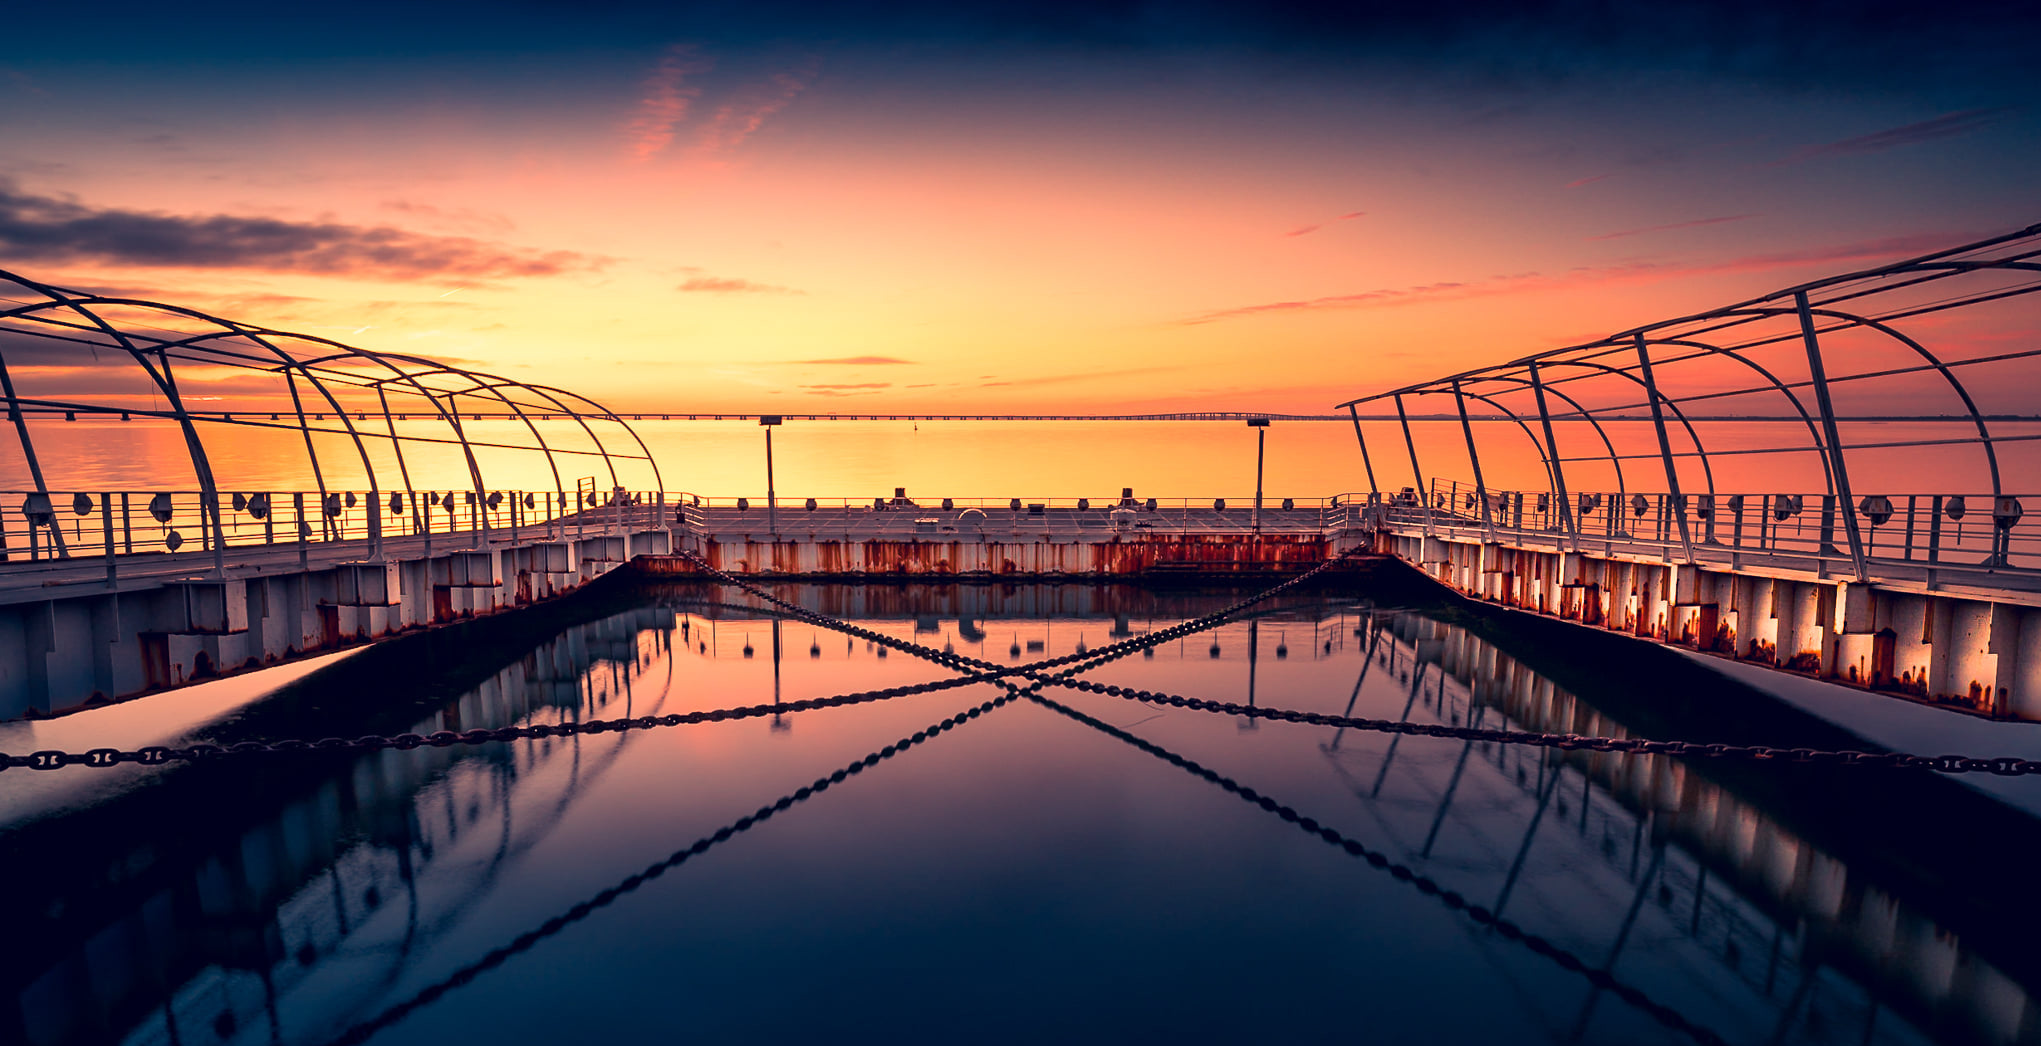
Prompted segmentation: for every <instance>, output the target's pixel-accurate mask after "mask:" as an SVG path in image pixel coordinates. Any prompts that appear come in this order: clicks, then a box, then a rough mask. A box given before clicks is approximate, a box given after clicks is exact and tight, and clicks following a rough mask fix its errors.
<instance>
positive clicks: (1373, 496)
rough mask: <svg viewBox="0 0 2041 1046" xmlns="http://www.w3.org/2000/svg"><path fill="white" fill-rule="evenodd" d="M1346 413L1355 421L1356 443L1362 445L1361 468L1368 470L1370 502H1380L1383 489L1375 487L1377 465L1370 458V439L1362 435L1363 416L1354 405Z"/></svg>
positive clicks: (1349, 406)
mask: <svg viewBox="0 0 2041 1046" xmlns="http://www.w3.org/2000/svg"><path fill="white" fill-rule="evenodd" d="M1346 412H1347V416H1348V417H1351V418H1353V419H1354V442H1355V443H1358V444H1360V445H1361V467H1362V468H1364V469H1367V470H1368V495H1369V497H1368V500H1369V501H1371V502H1373V501H1380V500H1381V499H1382V488H1381V487H1378V486H1376V485H1375V463H1374V461H1372V460H1370V459H1369V457H1368V439H1367V437H1365V436H1363V435H1361V414H1360V412H1359V411H1358V410H1355V409H1354V407H1353V405H1352V404H1348V405H1347V409H1346Z"/></svg>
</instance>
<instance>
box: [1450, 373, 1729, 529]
mask: <svg viewBox="0 0 2041 1046" xmlns="http://www.w3.org/2000/svg"><path fill="white" fill-rule="evenodd" d="M1538 365H1539V366H1541V367H1586V368H1588V369H1590V370H1597V371H1602V372H1604V373H1608V374H1614V375H1616V376H1617V377H1619V378H1623V379H1625V380H1628V381H1632V382H1635V383H1636V384H1637V385H1638V387H1640V388H1642V387H1643V386H1644V379H1643V378H1640V377H1638V376H1637V375H1635V374H1632V373H1630V372H1629V371H1626V370H1622V369H1620V368H1617V367H1611V366H1609V365H1608V364H1606V363H1596V362H1594V361H1592V360H1556V359H1541V360H1539V361H1538ZM1483 380H1490V379H1483ZM1545 390H1546V391H1547V392H1550V391H1551V390H1552V386H1551V384H1550V383H1547V384H1546V386H1545ZM1658 402H1659V403H1661V404H1663V405H1664V406H1665V408H1666V409H1667V410H1670V411H1672V412H1673V416H1674V417H1676V418H1678V419H1680V427H1681V428H1684V429H1686V430H1687V439H1688V440H1690V441H1692V442H1693V444H1694V453H1695V454H1696V455H1698V456H1699V457H1700V459H1701V476H1702V478H1703V479H1705V480H1707V482H1708V496H1710V497H1713V496H1715V470H1714V469H1713V468H1711V467H1710V466H1709V464H1708V448H1707V446H1706V445H1704V444H1703V443H1702V442H1701V434H1700V433H1698V432H1696V431H1694V423H1693V422H1691V421H1688V420H1687V414H1686V412H1685V411H1683V410H1681V409H1680V405H1679V404H1678V403H1676V402H1674V401H1673V400H1672V399H1671V398H1670V397H1668V396H1667V395H1666V394H1665V393H1663V392H1661V393H1659V394H1658Z"/></svg>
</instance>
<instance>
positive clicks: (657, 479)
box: [525, 385, 666, 489]
mask: <svg viewBox="0 0 2041 1046" xmlns="http://www.w3.org/2000/svg"><path fill="white" fill-rule="evenodd" d="M525 388H528V389H530V390H532V391H533V392H536V393H538V394H540V395H542V396H546V398H547V399H552V397H551V396H547V395H546V394H547V393H554V392H556V393H559V394H560V395H562V396H567V397H569V398H572V399H577V400H580V401H581V402H583V403H586V404H588V405H589V406H591V407H594V408H595V409H596V410H597V411H599V412H601V414H602V416H603V417H605V418H608V419H609V420H610V421H613V422H615V423H616V424H617V427H619V428H621V429H623V430H624V432H625V434H627V435H629V436H630V437H631V442H633V443H636V444H637V445H638V451H639V453H641V454H643V455H644V458H645V464H647V465H649V466H651V467H652V485H653V486H655V487H660V488H662V489H663V488H664V487H665V486H666V480H665V479H664V478H662V477H661V476H660V474H659V462H658V461H657V460H656V459H654V458H653V457H652V448H650V447H648V446H646V445H645V440H644V438H643V437H641V436H639V435H638V430H637V429H634V428H632V427H631V424H630V422H627V421H625V420H624V419H622V418H620V417H617V416H616V413H615V412H613V411H611V410H610V409H609V408H608V407H605V406H603V405H602V404H600V403H597V402H595V401H594V400H592V399H589V398H588V397H586V396H583V395H582V394H580V393H578V392H569V391H567V390H566V389H562V388H556V387H554V386H551V385H526V386H525ZM563 407H564V405H563ZM577 413H578V412H577ZM600 443H601V441H599V440H598V441H597V444H598V445H600ZM612 468H613V469H614V466H612Z"/></svg>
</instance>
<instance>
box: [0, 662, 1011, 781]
mask: <svg viewBox="0 0 2041 1046" xmlns="http://www.w3.org/2000/svg"><path fill="white" fill-rule="evenodd" d="M992 681H994V680H993V679H992V678H991V677H990V676H988V675H984V674H974V675H968V676H959V677H957V678H955V679H941V680H936V681H934V682H929V683H916V684H913V685H911V686H892V687H886V688H884V689H880V690H861V691H857V692H855V693H848V694H837V695H835V696H832V697H810V698H803V699H801V700H798V701H786V702H782V703H777V704H765V705H744V706H741V707H738V708H719V709H715V710H713V711H706V712H686V713H674V714H668V715H661V716H653V715H647V716H638V717H636V718H632V719H590V720H587V721H585V722H580V723H556V724H552V725H541V726H506V727H499V728H497V729H494V730H485V729H475V730H465V731H461V732H459V733H456V732H454V731H452V730H439V731H435V732H433V733H430V734H395V735H390V736H385V735H381V734H368V735H365V736H362V737H356V738H345V737H328V738H323V739H321V740H318V741H267V742H264V741H242V742H240V743H239V744H231V745H211V744H198V745H187V746H185V747H182V748H167V747H164V746H161V745H154V746H150V747H147V748H139V749H135V750H133V751H122V750H120V749H116V748H95V749H92V750H91V751H88V752H54V751H48V752H35V753H32V754H30V755H7V754H5V753H0V770H5V769H8V768H12V767H28V768H30V769H35V770H55V769H58V768H60V767H66V766H91V767H113V766H119V765H120V764H122V763H139V764H141V765H143V766H159V765H162V764H164V763H170V762H202V761H206V760H210V759H212V758H214V757H216V756H222V755H255V754H265V753H278V752H313V751H317V752H374V751H380V750H382V749H385V748H396V749H403V750H409V749H413V748H423V747H432V748H448V747H451V746H453V745H479V744H488V743H491V742H494V741H515V740H519V739H524V738H540V737H570V736H573V735H575V734H601V733H610V732H618V733H620V732H622V731H625V730H647V729H651V728H653V727H661V726H684V725H692V724H695V723H720V722H725V721H729V720H735V719H756V718H758V717H760V716H768V715H778V714H780V713H786V712H807V711H812V710H814V709H818V708H841V707H843V706H845V705H859V704H867V703H870V702H874V701H887V700H891V699H893V698H896V697H906V696H907V695H909V694H926V693H932V692H934V691H938V690H953V689H955V688H957V687H964V686H971V685H973V684H977V683H984V682H992Z"/></svg>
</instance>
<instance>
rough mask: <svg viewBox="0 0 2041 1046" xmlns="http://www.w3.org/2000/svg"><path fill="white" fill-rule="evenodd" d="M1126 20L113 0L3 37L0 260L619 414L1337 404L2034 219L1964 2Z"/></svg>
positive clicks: (1981, 39)
mask: <svg viewBox="0 0 2041 1046" xmlns="http://www.w3.org/2000/svg"><path fill="white" fill-rule="evenodd" d="M903 10H904V11H906V10H911V9H903ZM1720 10H1722V11H1723V12H1725V13H1724V14H1722V15H1721V16H1720V17H1721V20H1722V24H1721V25H1719V26H1716V25H1713V23H1712V22H1711V23H1710V25H1711V26H1713V28H1717V29H1723V30H1724V33H1725V34H1728V35H1732V36H1733V35H1734V34H1733V33H1730V32H1729V29H1730V28H1732V27H1733V26H1732V21H1731V20H1732V18H1733V16H1734V12H1733V10H1732V9H1729V8H1723V9H1720ZM469 13H470V14H474V15H476V17H477V18H478V19H480V18H481V13H480V11H473V12H469ZM924 14H925V12H924ZM349 17H350V18H352V17H353V16H349ZM1099 17H1100V19H1101V21H1100V22H1098V23H1089V22H1086V23H1081V24H1080V23H1069V24H1065V23H1062V22H1060V21H1058V20H1057V19H1056V18H1054V17H1051V16H1042V20H1041V21H1039V22H1036V21H1031V20H1028V19H1020V20H1016V21H1014V22H1013V24H1008V23H1007V22H1005V21H1002V20H1001V19H999V18H998V17H997V16H995V15H986V16H984V17H983V21H982V22H981V21H979V20H977V19H976V18H967V19H965V22H964V23H960V24H939V23H935V22H924V21H923V20H922V19H921V18H920V17H919V16H918V15H916V14H913V13H901V14H898V15H895V16H887V17H882V18H878V19H877V20H876V21H875V23H874V24H873V25H870V26H862V27H860V26H850V25H848V24H844V23H837V22H834V21H831V20H830V18H829V17H828V16H826V15H822V16H818V18H816V19H811V20H809V21H811V22H812V23H813V28H812V31H805V32H804V31H792V32H788V31H784V30H779V29H769V28H768V27H766V25H765V22H766V21H769V19H766V18H765V17H764V16H762V15H761V16H760V20H759V21H758V22H753V21H748V20H746V19H745V18H740V17H737V16H718V17H693V18H691V17H683V16H680V15H672V16H667V15H653V14H648V13H645V12H632V11H629V10H628V9H617V10H611V11H609V12H608V13H607V14H603V15H597V16H592V17H588V18H584V17H582V16H581V15H580V14H578V13H576V14H573V15H570V14H569V13H568V11H567V9H566V8H564V7H561V8H553V7H550V6H548V5H535V6H532V7H527V8H521V9H519V11H518V13H517V14H516V15H514V16H496V17H493V18H488V19H485V20H483V21H482V25H481V27H480V28H473V27H472V26H466V25H465V23H464V18H463V17H462V16H461V15H459V14H457V13H456V9H444V10H442V11H440V12H438V13H435V14H432V15H427V16H422V17H420V18H417V19H414V20H413V22H415V24H410V23H407V25H408V27H407V28H402V29H396V30H392V32H393V33H394V34H395V35H394V36H390V37H387V38H384V37H379V36H377V35H376V34H374V33H371V32H370V31H369V30H368V29H366V28H365V27H364V25H361V24H355V23H354V22H352V21H350V22H348V23H347V24H344V25H343V24H323V23H322V22H321V21H319V20H306V21H285V20H281V19H280V18H278V17H277V16H268V17H265V18H260V19H254V20H250V21H247V22H233V23H226V22H224V21H223V23H222V24H231V25H232V30H231V32H229V33H228V34H227V35H226V37H224V38H221V37H218V36H217V35H215V34H213V33H212V32H211V31H212V30H215V29H218V28H219V26H218V25H214V24H213V23H212V22H211V21H210V20H209V19H208V18H207V17H189V18H187V17H186V16H184V15H181V14H173V13H169V12H164V11H137V12H131V13H127V14H126V15H125V16H124V17H120V18H115V19H113V20H112V21H113V25H112V28H110V29H109V30H108V33H107V35H106V36H104V37H95V38H94V39H92V40H91V41H90V42H86V41H84V40H79V39H72V38H66V37H63V36H59V35H52V36H49V37H47V38H41V39H42V40H43V42H42V43H39V44H38V46H37V47H34V48H13V49H10V53H8V54H7V55H5V56H4V57H0V131H4V134H5V141H6V142H7V147H6V150H5V152H4V154H0V179H4V181H0V260H4V264H0V267H6V268H12V269H14V270H15V271H18V272H21V273H23V274H24V275H28V276H30V277H32V278H35V279H38V280H42V281H44V282H48V283H53V284H57V285H60V286H70V287H82V288H95V289H116V290H120V291H123V292H126V293H133V294H136V295H139V296H147V297H152V298H155V299H158V300H166V301H173V302H179V303H182V304H187V305H191V306H194V307H198V308H203V309H207V310H211V311H214V312H217V313H219V314H222V315H226V316H230V317H233V318H237V319H242V320H246V321H249V322H254V323H260V324H264V325H268V326H273V327H279V328H285V329H295V330H303V331H306V332H309V333H316V334H321V335H324V336H328V337H335V338H339V339H342V340H347V341H350V342H352V343H354V344H358V345H361V346H362V347H365V348H371V349H378V350H383V351H393V352H410V353H417V354H421V355H430V356H435V357H442V358H447V359H452V360H456V361H464V362H469V363H472V364H474V365H477V366H481V367H485V368H488V369H493V370H497V371H500V372H503V373H506V374H508V375H510V376H513V377H517V378H520V379H523V380H530V381H544V382H550V383H555V384H560V385H565V386H569V387H572V388H575V389H576V390H579V391H584V392H586V393H588V394H589V395H592V396H595V397H596V398H598V399H602V400H604V401H606V402H608V403H610V404H611V405H613V406H616V407H618V408H620V409H627V410H656V411H664V410H673V411H703V412H707V411H714V410H723V411H742V410H751V411H757V410H783V411H788V412H796V411H799V412H808V411H815V412H828V411H836V410H843V411H847V412H848V411H864V412H877V411H887V412H920V411H944V410H958V411H962V410H971V411H982V412H1008V411H1036V410H1049V409H1054V410H1066V411H1087V412H1127V411H1144V410H1197V409H1245V410H1271V411H1322V410H1324V409H1325V408H1326V407H1328V406H1329V405H1330V404H1331V403H1332V402H1336V401H1337V400H1338V399H1341V398H1345V397H1346V396H1347V395H1353V394H1359V393H1363V392H1366V391H1370V390H1373V389H1379V388H1384V387H1389V386H1392V385H1395V384H1399V383H1402V382H1406V381H1412V380H1417V379H1421V378H1425V377H1429V376H1432V375H1435V374H1438V373H1442V372H1445V371H1447V370H1450V369H1454V368H1458V367H1461V366H1465V365H1473V364H1476V363H1481V362H1488V361H1493V360H1497V359H1503V358H1508V357H1510V356H1514V355H1519V354H1522V353H1524V352H1528V351H1534V350H1537V349H1542V348H1548V347H1552V346H1555V345H1560V344H1565V343H1568V342H1570V341H1574V340H1578V339H1581V338H1584V337H1590V336H1596V335H1600V334H1603V333H1606V332H1608V331H1610V330H1616V329H1621V328H1623V327H1626V326H1629V325H1631V324H1634V323H1639V322H1645V321H1648V320H1651V319H1656V318H1659V317H1662V316H1666V315H1675V314H1679V313H1682V312H1685V311H1691V310H1693V309H1697V308H1701V307H1706V306H1709V305H1713V304H1718V303H1721V302H1725V301H1731V300H1736V299H1738V298H1742V297H1748V296H1750V295H1753V294H1756V293H1759V292H1763V291H1767V290H1771V289H1775V288H1777V287H1779V286H1785V285H1789V284H1791V283H1793V282H1795V281H1796V280H1800V279H1804V278H1807V277H1809V276H1812V275H1816V274H1821V273H1826V272H1830V271H1836V270H1838V269H1845V268H1851V267H1857V266H1861V265H1867V264H1871V263H1874V262H1877V261H1883V260H1890V259H1893V258H1897V257H1901V256H1905V255H1907V254H1910V253H1916V252H1919V251H1923V250H1927V249H1932V248H1938V247H1943V246H1947V245H1950V244H1952V243H1958V242H1962V241H1964V240H1966V239H1970V238H1974V237H1977V236H1981V235H1986V234H1989V233H1993V232H1998V231H2002V230H2004V229H2006V228H2012V227H2017V226H2019V225H2023V224H2025V223H2027V222H2028V221H2030V220H2031V219H2032V218H2033V214H2032V213H2031V207H2032V194H2031V191H2030V186H2029V185H2028V184H2027V182H2026V180H2024V179H2022V178H2018V177H2014V176H2013V172H2016V171H2018V170H2021V169H2023V168H2024V167H2025V166H2026V162H2025V161H2026V160H2027V159H2029V158H2030V157H2031V155H2032V153H2033V152H2034V150H2035V145H2034V143H2035V142H2036V141H2037V140H2041V139H2037V136H2036V135H2035V133H2034V132H2035V128H2034V124H2033V119H2034V118H2033V116H2032V114H2031V113H2029V112H2027V111H2024V110H2020V109H2015V108H2011V107H2009V106H2008V104H2007V103H2008V101H2009V99H2011V98H2012V97H2013V95H2011V94H2010V91H2011V90H2013V88H2012V87H2011V85H2010V84H2009V82H2008V77H2009V75H2010V74H2009V73H2008V72H2007V70H2006V69H2004V68H2000V67H1999V66H1998V65H1995V64H1994V58H1995V56H1996V54H1997V52H1996V51H1995V50H1993V47H1995V46H1996V45H1995V44H1993V43H1992V42H1991V40H1990V39H1988V38H1987V37H1986V36H1985V35H1983V34H1984V29H1983V28H1981V27H1980V28H1979V29H1978V30H1977V32H1976V33H1974V34H1973V33H1972V30H1969V29H1964V30H1960V32H1961V33H1964V34H1970V35H1964V36H1963V37H1962V39H1961V40H1960V41H1943V43H1948V44H1950V46H1951V47H1953V46H1954V45H1955V44H1956V43H1961V44H1963V45H1964V46H1965V47H1968V48H1969V50H1964V51H1960V52H1957V51H1951V52H1950V53H1943V52H1942V51H1937V52H1935V53H1934V54H1929V55H1925V56H1922V57H1921V59H1920V61H1921V63H1922V65H1923V68H1922V69H1919V70H1909V71H1908V72H1906V73H1904V74H1902V73H1900V72H1897V71H1894V70H1891V69H1889V68H1886V67H1884V66H1882V65H1881V64H1880V62H1879V61H1878V56H1879V55H1880V54H1883V53H1885V51H1881V50H1879V49H1878V48H1870V49H1866V47H1865V46H1863V45H1864V43H1865V40H1867V39H1870V40H1873V42H1876V43H1878V44H1879V47H1880V48H1884V49H1886V51H1889V49H1890V48H1891V47H1893V46H1897V44H1896V40H1895V39H1894V38H1892V37H1891V35H1890V34H1889V33H1887V30H1888V29H1889V28H1890V27H1885V26H1872V25H1867V24H1838V23H1824V22H1820V21H1818V20H1817V21H1814V22H1812V23H1811V24H1810V25H1807V26H1802V27H1800V28H1798V29H1797V30H1796V33H1797V34H1798V38H1799V39H1800V40H1801V41H1802V43H1803V44H1804V45H1805V48H1806V52H1807V53H1805V54H1800V55H1798V57H1796V58H1794V60H1792V61H1787V60H1785V59H1784V58H1783V57H1782V59H1781V60H1780V61H1778V62H1770V61H1764V60H1759V59H1756V58H1753V57H1752V55H1751V54H1750V53H1749V52H1748V51H1745V50H1742V49H1740V48H1739V47H1734V46H1730V45H1728V44H1723V45H1720V46H1717V45H1715V44H1712V43H1710V40H1711V39H1712V37H1710V36H1709V34H1708V33H1705V32H1704V33H1703V34H1701V35H1702V39H1700V40H1697V41H1695V40H1690V41H1681V45H1682V46H1681V47H1679V48H1674V49H1672V50H1666V49H1664V48H1661V49H1659V50H1658V51H1657V52H1655V53H1654V56H1653V57H1650V58H1642V59H1640V58H1637V57H1634V55H1632V54H1629V53H1626V50H1625V49H1624V48H1621V47H1612V46H1608V45H1607V44H1606V43H1605V42H1599V41H1596V40H1592V39H1590V38H1588V37H1587V36H1586V35H1584V34H1582V33H1581V32H1580V30H1581V29H1582V26H1580V25H1578V24H1575V23H1574V22H1572V21H1570V20H1568V18H1566V17H1565V16H1561V15H1554V16H1552V18H1551V20H1549V21H1545V22H1535V23H1532V24H1529V25H1526V24H1524V23H1521V22H1516V21H1511V20H1507V19H1503V18H1501V16H1499V15H1494V16H1485V15H1479V14H1477V13H1467V14H1464V15H1439V16H1437V24H1435V25H1434V24H1429V23H1426V22H1425V19H1424V18H1423V17H1422V16H1410V15H1404V16H1396V17H1395V18H1389V16H1380V17H1379V18H1377V16H1366V17H1363V16H1354V17H1353V18H1352V19H1347V20H1339V21H1337V24H1334V25H1330V26H1328V27H1324V28H1323V29H1322V30H1321V29H1318V28H1314V27H1312V26H1311V25H1310V24H1308V21H1306V20H1292V19H1290V18H1288V17H1285V16H1275V15H1271V16H1269V17H1268V18H1267V19H1261V18H1258V17H1250V16H1246V15H1240V16H1238V17H1237V18H1233V17H1230V16H1220V15H1217V14H1214V13H1212V12H1206V13H1204V14H1202V15H1200V16H1198V17H1197V18H1189V17H1188V16H1187V17H1186V18H1185V19H1184V22H1183V24H1182V25H1180V26H1179V25H1176V24H1174V23H1173V22H1172V21H1171V19H1170V18H1168V17H1167V16H1166V15H1163V14H1160V13H1151V14H1148V15H1145V16H1137V15H1133V14H1128V15H1126V16H1125V17H1124V19H1120V18H1118V17H1117V16H1106V15H1101V16H1099ZM397 18H398V16H392V19H397ZM1371 18H1373V19H1376V20H1375V21H1370V19H1371ZM1215 19H1216V24H1215V23H1214V20H1215ZM1381 19H1388V20H1386V21H1383V20H1381ZM1411 19H1416V20H1417V21H1416V23H1415V24H1414V23H1413V22H1412V21H1411ZM361 21H362V22H363V23H367V22H375V21H382V19H378V18H376V17H374V16H372V15H370V14H363V15H362V16H361ZM1236 23H1237V24H1236ZM788 24H804V23H802V21H801V20H798V19H795V20H792V21H790V22H789V23H788ZM1619 28H1622V29H1624V30H1625V31H1628V32H1634V33H1646V34H1649V33H1654V32H1664V31H1669V27H1668V25H1661V24H1659V23H1656V22H1647V21H1637V22H1634V23H1632V22H1622V23H1621V24H1620V25H1619ZM1949 32H1951V33H1955V32H1959V30H1955V29H1951V30H1949ZM478 33H479V34H480V35H474V34H478ZM1513 33H1523V34H1528V35H1527V36H1526V37H1525V39H1524V41H1523V42H1524V48H1525V49H1524V50H1523V51H1511V50H1508V49H1504V48H1499V47H1498V41H1499V40H1502V39H1508V38H1511V34H1513ZM1236 34H1237V36H1238V41H1237V42H1229V40H1231V39H1232V35H1236ZM1880 34H1884V35H1880ZM1618 35H1619V36H1620V35H1621V34H1620V33H1619V34H1618ZM23 38H24V39H26V38H27V37H26V36H24V37H23ZM227 41H232V42H231V43H230V42H227ZM241 44H254V45H258V46H255V47H253V48H252V49H250V48H245V47H242V46H239V45H241ZM1823 48H1826V49H1823ZM1789 53H1790V52H1789ZM251 54H264V55H267V57H251V56H250V55H251ZM283 54H288V55H290V56H291V57H290V59H289V60H288V61H283V60H280V57H279V56H280V55H283ZM1554 62H1559V63H1564V66H1565V69H1564V71H1563V72H1555V71H1554V70H1553V69H1551V68H1546V67H1545V66H1546V64H1547V63H1554ZM1917 72H1918V75H1916V73H1917ZM1929 73H1934V74H1935V75H1929ZM1944 74H1946V75H1944Z"/></svg>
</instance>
